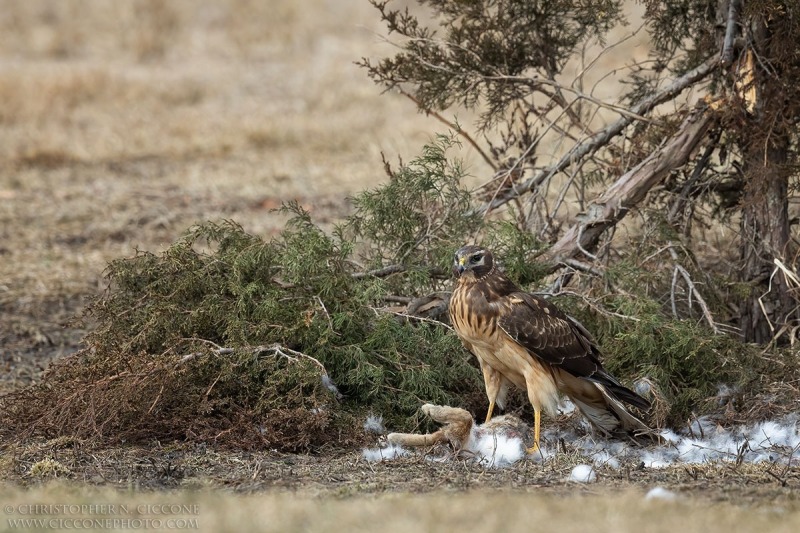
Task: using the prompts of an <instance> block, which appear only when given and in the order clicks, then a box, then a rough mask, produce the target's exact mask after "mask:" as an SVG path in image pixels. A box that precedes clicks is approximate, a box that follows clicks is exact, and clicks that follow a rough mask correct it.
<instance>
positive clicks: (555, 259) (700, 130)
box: [541, 105, 714, 270]
mask: <svg viewBox="0 0 800 533" xmlns="http://www.w3.org/2000/svg"><path fill="white" fill-rule="evenodd" d="M713 120H714V117H713V114H712V113H710V112H709V111H708V109H707V107H706V106H704V105H703V106H700V107H698V108H697V109H695V110H694V111H693V112H692V113H691V114H690V115H689V116H688V117H687V118H686V119H685V120H684V122H683V124H682V125H681V127H680V128H679V130H678V132H677V133H675V135H673V136H672V137H671V138H670V139H669V140H668V141H667V142H666V143H665V144H664V146H663V147H662V148H661V149H660V150H658V151H656V152H654V153H652V154H651V155H650V156H648V157H647V158H646V159H644V160H643V161H642V162H641V163H639V164H638V165H636V166H635V167H634V168H632V169H631V170H629V171H628V172H627V173H625V174H624V175H623V176H621V177H620V178H619V179H618V180H617V181H616V182H615V183H614V184H613V185H612V186H611V187H609V188H608V189H607V190H606V191H605V192H604V193H603V194H601V195H600V196H599V197H598V198H596V199H595V200H594V201H593V202H592V203H590V204H589V205H588V206H587V209H586V212H585V213H584V214H583V215H582V216H581V217H579V219H578V221H577V222H576V223H575V224H574V225H573V226H572V227H571V228H570V229H569V230H567V232H566V233H565V234H564V235H563V236H562V237H561V239H559V241H558V242H556V243H555V244H554V245H553V246H552V247H550V249H549V250H547V251H546V252H545V253H544V254H543V256H542V258H541V259H542V260H544V261H545V262H546V263H549V264H550V266H551V268H552V269H553V270H555V269H556V268H558V265H559V264H560V263H563V262H564V261H565V260H566V259H568V258H572V257H576V256H578V255H579V254H580V253H581V252H585V251H590V252H591V251H592V250H594V249H595V247H596V245H597V243H598V242H599V240H600V237H601V235H602V234H603V232H605V231H606V230H607V229H609V228H611V227H613V226H614V225H616V224H617V222H619V221H620V220H622V218H624V217H625V215H626V214H627V213H628V211H629V210H630V209H631V208H633V207H635V206H636V205H637V204H638V203H639V202H640V201H641V200H642V199H644V197H645V196H646V195H647V193H648V192H649V191H650V189H652V188H653V186H655V185H656V184H657V183H659V182H660V181H661V180H662V179H663V178H664V177H666V176H667V174H668V173H669V172H670V170H672V169H674V168H677V167H679V166H682V165H684V164H686V161H687V160H688V159H689V157H690V156H691V154H692V153H693V152H694V150H695V149H696V148H697V145H698V144H700V142H701V141H702V139H703V138H704V137H705V134H706V132H707V131H708V129H709V127H710V126H711V124H712V122H713Z"/></svg>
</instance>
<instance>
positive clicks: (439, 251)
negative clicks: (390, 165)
mask: <svg viewBox="0 0 800 533" xmlns="http://www.w3.org/2000/svg"><path fill="white" fill-rule="evenodd" d="M454 146H458V144H457V142H456V140H455V138H454V137H452V136H444V135H439V136H437V138H436V140H435V142H432V143H429V144H427V145H426V146H425V147H424V148H423V150H422V154H421V155H420V156H419V157H418V158H416V159H415V160H414V161H412V162H411V163H409V164H408V165H404V166H402V167H401V168H400V169H398V170H397V171H395V172H392V173H391V178H390V180H389V183H387V184H386V185H384V186H382V187H380V188H377V189H373V190H367V191H364V192H362V193H360V194H358V195H357V196H356V197H355V198H354V199H353V203H354V205H355V208H356V211H355V213H354V214H353V215H352V216H351V217H349V218H348V220H347V223H346V224H345V225H344V226H343V227H342V228H340V231H341V232H343V233H344V234H346V235H348V236H349V237H350V238H352V239H358V240H359V241H360V242H362V243H363V246H362V254H363V255H364V256H365V259H366V261H367V263H368V265H370V266H371V267H379V266H381V265H386V264H387V263H388V264H403V265H406V266H407V267H408V268H412V269H413V268H419V267H422V268H426V269H428V268H431V267H434V268H438V269H440V270H441V271H443V272H449V269H450V266H451V265H450V263H451V258H452V253H453V251H454V250H456V249H458V248H459V247H460V246H462V245H463V243H464V239H465V236H467V235H471V234H474V233H475V232H477V230H478V229H479V228H480V227H481V225H482V218H481V217H480V216H479V215H477V214H475V213H474V212H471V207H472V203H471V202H472V200H471V196H470V191H469V190H467V189H466V188H465V187H464V186H463V185H462V180H463V178H464V176H465V173H464V169H463V168H462V167H461V164H460V163H459V162H458V161H452V160H449V159H448V158H447V151H448V150H449V149H451V148H452V147H454Z"/></svg>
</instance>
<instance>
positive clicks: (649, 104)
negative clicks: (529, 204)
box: [478, 55, 719, 214]
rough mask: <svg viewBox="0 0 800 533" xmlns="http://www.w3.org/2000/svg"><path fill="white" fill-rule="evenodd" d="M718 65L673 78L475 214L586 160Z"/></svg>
mask: <svg viewBox="0 0 800 533" xmlns="http://www.w3.org/2000/svg"><path fill="white" fill-rule="evenodd" d="M718 65H719V56H718V55H714V56H713V57H711V58H709V59H708V60H706V61H705V62H704V63H703V64H701V65H699V66H698V67H697V68H695V69H693V70H690V71H689V72H687V73H686V74H684V75H683V76H681V77H680V78H677V79H675V80H674V81H673V82H672V83H670V84H669V85H667V86H666V87H664V88H663V89H661V90H660V91H658V92H657V93H655V94H653V95H651V96H648V97H647V98H644V99H643V100H642V101H641V102H639V103H638V104H636V105H634V106H633V107H631V108H630V113H631V115H625V116H622V117H620V118H619V119H617V120H616V121H615V122H613V123H612V124H610V125H609V126H608V127H606V128H605V129H603V130H601V131H599V132H597V133H596V134H594V135H592V136H591V137H589V138H588V139H586V140H585V141H584V142H583V143H580V144H577V145H575V147H574V148H573V149H572V150H570V151H569V152H568V153H566V154H565V155H564V156H563V157H562V158H561V159H559V160H558V161H557V162H556V163H555V164H553V165H551V166H549V167H547V168H544V169H542V170H540V171H539V172H538V173H537V174H536V175H535V176H532V177H531V178H529V179H527V180H526V181H525V182H523V183H522V184H520V185H519V186H518V187H514V188H513V189H509V190H507V191H503V192H502V193H501V194H498V195H497V196H496V197H495V198H493V199H492V200H491V201H489V202H487V203H485V204H484V205H483V206H481V207H480V208H478V213H480V214H486V213H487V212H489V211H491V210H492V209H496V208H498V207H500V206H502V205H505V204H506V203H508V202H510V201H511V200H512V199H514V198H516V197H519V196H522V195H523V194H525V193H528V192H530V191H532V190H534V189H535V188H536V187H538V186H539V185H541V184H542V183H543V182H544V181H545V180H547V179H548V178H550V177H551V176H553V175H555V174H557V173H559V172H562V171H563V170H564V169H566V168H567V167H569V166H571V165H573V164H576V163H580V162H581V161H583V160H584V159H585V158H586V157H588V156H590V155H592V154H594V153H595V152H596V151H597V150H599V149H600V148H602V147H603V146H605V145H606V144H608V143H609V142H610V141H611V139H613V138H614V137H616V136H617V135H619V134H620V133H621V132H622V130H624V129H625V128H626V127H627V126H629V125H630V124H631V123H633V122H634V121H635V120H637V119H636V118H635V117H638V116H644V115H646V114H647V113H649V112H650V111H651V110H652V109H653V108H655V107H656V106H658V105H660V104H663V103H664V102H667V101H669V100H671V99H673V98H675V97H676V96H677V95H678V94H679V93H680V92H682V91H683V90H684V89H686V88H687V87H689V86H691V85H694V84H695V83H697V82H699V81H700V80H702V79H704V78H705V77H706V76H708V75H709V74H711V72H713V71H714V69H716V68H717V66H718Z"/></svg>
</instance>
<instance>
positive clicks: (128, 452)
mask: <svg viewBox="0 0 800 533" xmlns="http://www.w3.org/2000/svg"><path fill="white" fill-rule="evenodd" d="M381 31H382V29H381V28H380V25H379V23H378V18H377V16H376V14H375V13H374V10H373V9H372V8H371V7H370V6H369V5H368V4H367V3H366V2H365V1H364V2H361V1H359V2H326V1H323V0H314V1H313V2H293V1H292V0H280V1H277V2H257V1H250V0H227V1H221V2H195V1H194V0H171V1H169V2H160V1H157V0H126V1H116V0H88V2H87V1H84V2H79V1H77V0H64V1H62V2H50V1H48V0H28V1H26V2H11V3H6V4H5V5H4V6H3V9H2V10H0V392H3V391H8V390H12V389H14V388H16V387H20V386H23V385H25V384H28V383H30V382H31V381H32V380H35V379H36V378H37V376H39V375H40V374H41V372H42V371H43V370H44V369H45V368H46V366H47V364H48V362H49V361H51V360H53V359H54V358H57V357H62V356H65V355H67V354H70V353H72V352H74V351H77V350H78V349H80V347H81V339H82V336H83V335H84V334H85V332H86V330H87V328H91V324H81V323H80V321H77V320H75V317H76V316H79V315H80V312H81V309H82V307H83V306H84V304H85V302H86V301H87V299H89V298H92V297H93V296H95V295H97V294H99V293H100V292H101V291H102V290H103V288H104V283H105V282H104V278H103V270H104V268H105V265H106V263H107V262H108V261H109V260H111V259H114V258H118V257H121V256H129V255H132V254H133V252H134V250H135V249H137V248H139V249H146V250H151V251H158V250H161V249H163V248H164V247H165V246H166V245H168V244H169V243H170V242H172V241H173V240H174V239H176V238H177V237H178V236H179V235H180V234H181V233H182V232H183V231H184V230H185V229H186V228H187V227H188V226H190V225H191V224H192V223H195V222H197V221H202V220H207V219H212V220H215V219H222V218H226V219H233V220H236V221H237V222H239V223H240V224H242V225H243V226H244V227H245V229H246V230H248V231H251V232H255V233H259V234H262V235H267V236H269V235H272V234H274V233H276V232H278V231H280V229H281V228H282V226H283V223H284V220H283V219H282V218H281V217H280V216H278V215H276V214H275V213H274V212H272V211H271V210H272V209H274V208H276V207H279V206H280V204H281V202H282V201H285V200H289V199H297V200H299V201H300V202H301V203H302V204H304V205H305V206H306V207H307V208H308V209H309V210H310V211H311V212H312V215H313V216H314V217H315V219H316V220H318V221H320V222H322V223H327V222H331V221H333V220H335V219H336V218H338V217H340V216H341V215H342V214H344V213H346V212H347V210H348V201H347V196H348V195H350V194H352V193H354V192H356V191H358V190H361V189H363V188H364V187H369V186H374V185H375V184H377V183H378V182H380V181H381V180H383V179H384V177H385V176H384V173H383V169H382V164H381V158H380V154H381V152H384V153H386V155H387V157H388V158H389V159H394V158H396V157H397V156H398V155H400V156H402V157H403V158H404V159H409V158H410V157H413V155H414V154H416V153H417V151H418V148H419V147H420V146H421V145H422V144H423V143H424V142H426V141H427V140H428V139H429V138H430V136H431V135H432V134H433V133H434V132H437V131H442V130H443V127H442V126H441V125H440V124H438V123H436V122H435V121H434V120H433V119H431V118H428V117H424V116H421V115H419V114H417V113H416V112H415V110H414V107H413V105H412V104H411V103H410V102H408V101H407V100H405V99H403V98H402V97H399V96H397V95H391V94H389V95H381V94H380V90H379V89H378V88H377V87H375V86H374V85H373V84H372V83H371V82H370V81H369V80H368V79H367V78H366V76H365V74H364V72H362V71H361V70H359V69H358V68H357V67H356V66H354V65H353V61H355V60H357V59H359V58H360V57H362V56H378V55H380V54H386V53H389V50H391V48H390V46H389V45H387V44H385V43H384V42H383V39H382V38H381V37H380V34H381V33H380V32H381ZM463 157H464V158H465V160H466V162H467V164H468V165H469V166H470V168H471V171H472V173H473V174H475V175H476V176H480V175H481V174H482V173H485V171H486V169H485V168H483V167H482V166H481V163H480V161H479V159H478V158H477V157H476V156H475V154H474V153H472V152H471V151H470V150H469V149H465V150H464V152H463ZM476 179H478V180H479V181H480V178H479V177H478V178H476ZM48 459H49V460H52V461H50V462H47V460H48ZM53 461H54V462H55V463H53ZM576 461H577V458H576V457H574V456H571V455H569V454H564V457H562V458H561V459H559V460H556V461H554V462H551V463H547V464H545V465H540V464H536V463H533V462H524V463H523V464H521V465H519V466H516V467H514V468H510V469H506V470H497V471H495V470H484V469H482V468H478V467H475V466H470V465H468V464H465V463H463V462H451V463H432V462H429V461H426V460H424V459H420V458H419V457H412V458H403V459H399V460H397V461H393V462H387V463H377V464H375V463H367V462H365V461H364V460H362V459H361V458H360V450H354V451H352V452H349V453H345V454H342V452H341V451H332V450H331V451H329V452H325V451H322V452H320V453H318V454H315V455H283V454H279V453H276V452H273V451H269V450H264V451H263V452H260V453H238V452H231V451H222V450H215V449H214V448H213V447H212V446H209V447H200V448H198V447H188V446H184V445H180V444H177V445H176V444H166V443H164V444H162V443H152V444H151V445H150V446H145V447H121V448H118V449H110V450H109V449H92V448H91V447H89V446H87V445H85V444H82V443H79V442H71V441H69V440H66V441H65V440H63V439H62V440H58V441H50V442H39V443H31V444H29V445H28V446H25V447H15V448H10V447H5V448H3V447H0V483H6V484H8V486H7V487H6V488H3V486H2V485H0V494H1V495H2V497H3V498H2V499H3V500H5V501H23V500H25V498H26V496H25V494H28V493H26V492H19V489H18V488H13V487H24V486H29V487H34V488H33V489H32V490H33V492H31V493H30V494H35V495H36V497H37V498H50V499H53V498H58V497H60V496H59V495H64V494H72V496H71V497H72V498H78V499H81V498H97V497H99V496H96V494H102V497H103V498H110V499H115V498H117V499H118V498H120V496H119V495H118V494H117V493H113V494H112V495H109V493H106V492H103V493H93V492H91V491H90V489H89V488H88V487H92V486H103V487H112V488H115V489H117V488H122V489H125V490H128V489H131V488H133V489H154V490H159V491H161V490H165V489H191V490H190V491H189V493H188V494H192V493H193V492H192V491H194V490H198V489H226V490H229V491H233V492H236V493H264V492H267V493H269V494H271V495H272V496H270V498H271V499H268V500H267V503H264V501H261V503H258V502H257V501H256V500H252V499H250V500H248V499H246V498H244V499H242V500H239V501H240V502H241V506H242V507H241V509H242V510H243V512H245V513H247V512H249V511H248V510H252V509H253V508H255V507H258V506H259V505H261V506H262V507H260V509H261V510H260V511H257V512H256V511H254V512H255V515H254V516H262V515H263V513H265V512H268V511H265V510H264V509H273V508H275V507H280V508H284V507H285V508H287V509H289V511H286V512H287V513H288V514H280V513H279V514H278V515H273V516H272V518H273V519H275V520H277V521H276V522H274V523H275V524H284V525H286V527H285V528H284V529H282V530H284V531H285V530H291V529H297V528H302V527H303V526H302V524H304V523H305V522H303V521H302V519H301V518H298V517H301V515H302V510H298V509H302V508H303V502H311V504H310V505H311V507H313V508H319V509H323V510H325V512H329V513H330V512H337V509H338V510H342V508H340V507H337V506H338V505H343V506H347V505H349V504H347V503H343V504H340V503H337V502H338V501H339V500H341V499H345V500H347V499H352V498H351V497H354V498H355V500H354V501H356V504H355V505H356V506H359V505H361V504H360V503H358V502H367V503H364V508H365V509H367V510H366V511H365V512H366V513H367V514H368V515H369V516H372V515H371V514H369V513H377V512H379V511H378V510H381V511H380V512H390V511H391V510H392V509H393V510H394V512H395V513H396V512H397V508H398V506H397V505H395V504H394V503H393V502H395V501H396V500H394V499H391V498H389V499H386V498H383V499H381V498H377V496H391V497H392V498H394V497H396V498H397V501H402V502H406V503H407V504H408V505H410V506H411V507H409V508H416V507H414V506H419V509H426V511H425V512H427V513H442V516H447V513H448V512H452V509H451V510H450V511H447V510H443V507H446V505H445V504H444V503H443V502H444V501H446V500H447V499H448V498H449V496H448V495H452V494H455V493H458V494H461V495H462V497H460V498H461V499H460V500H459V501H460V502H461V504H460V505H461V506H462V507H461V508H462V509H464V510H465V511H464V514H462V516H469V513H470V512H471V511H472V510H474V509H485V510H486V512H485V513H484V515H483V516H484V517H487V516H495V514H496V512H495V511H496V510H497V509H505V507H504V506H503V505H501V504H500V503H499V502H497V501H496V498H497V495H498V494H499V495H502V496H503V497H505V496H507V495H510V494H513V495H517V496H515V497H520V495H521V497H522V498H523V500H515V499H514V498H512V497H509V498H507V501H510V502H511V501H513V502H517V503H516V504H515V505H516V507H513V510H507V511H505V512H504V514H505V515H506V517H508V516H517V515H518V516H520V517H524V516H527V515H525V513H523V512H521V511H520V510H521V509H524V508H525V506H526V505H527V504H526V503H525V501H524V497H525V495H530V494H532V493H536V494H539V493H543V494H545V498H546V497H547V495H553V496H565V497H566V496H567V495H570V497H569V498H565V499H564V501H565V502H570V501H573V498H574V497H575V495H576V494H577V495H578V496H582V495H587V496H588V495H594V496H597V498H598V499H596V500H594V502H595V503H592V504H590V505H589V507H590V508H595V506H597V507H598V508H599V509H601V510H600V511H598V512H603V513H606V514H607V515H608V514H609V513H610V514H613V513H624V512H625V510H626V506H625V505H626V504H625V502H626V501H628V500H626V498H629V497H630V496H628V495H629V494H634V495H636V496H635V498H638V499H637V500H636V501H640V500H641V493H642V492H643V491H644V490H646V489H647V488H649V487H651V486H656V485H660V486H666V487H669V488H671V489H673V490H675V491H677V492H679V493H680V494H683V495H684V496H685V499H684V501H685V502H691V501H692V500H698V501H700V502H705V503H707V504H714V505H718V504H717V503H716V502H728V503H731V504H734V505H736V506H738V507H742V508H751V507H758V508H769V509H783V510H784V511H786V512H789V511H791V512H792V513H794V514H793V515H792V517H793V518H792V519H793V520H794V522H791V521H790V522H786V523H787V524H789V523H797V519H798V514H797V513H798V507H797V504H796V501H795V499H796V489H797V487H798V486H800V479H799V478H800V473H799V472H798V470H797V469H796V467H791V468H789V469H786V470H785V471H784V470H782V469H778V468H776V467H770V466H764V465H762V466H747V465H742V466H739V467H734V466H731V465H722V466H710V465H709V466H702V467H687V468H670V469H663V470H647V469H640V468H638V467H637V466H636V465H631V466H630V467H629V468H627V469H625V468H623V469H622V470H620V471H611V470H609V471H602V470H601V471H600V475H599V481H598V482H597V483H595V484H593V485H580V486H576V485H575V484H572V483H569V482H567V481H565V479H566V477H567V475H568V473H569V471H570V468H571V467H572V466H573V465H574V464H575V462H576ZM37 464H38V465H39V466H38V468H36V469H34V466H35V465H37ZM53 478H58V479H59V480H67V483H68V485H65V486H61V485H57V486H55V488H51V487H50V485H47V484H46V482H47V481H49V480H52V479H53ZM3 480H4V481H3ZM75 484H78V485H80V486H81V487H83V488H84V489H82V490H89V491H90V492H85V493H81V494H84V496H75V494H77V493H75V490H76V489H75V486H76V485H75ZM64 487H67V488H66V489H64ZM417 493H425V494H430V495H431V496H430V498H428V497H426V498H422V499H415V497H414V496H413V495H414V494H417ZM85 494H90V495H94V496H85ZM170 494H173V493H170ZM182 494H183V496H180V497H181V498H189V499H191V498H193V496H189V495H187V493H182ZM286 494H290V495H299V496H300V498H299V499H294V498H289V499H288V500H287V499H286V497H285V495H286ZM474 494H479V495H482V496H481V497H480V498H481V500H486V501H488V502H489V504H485V503H484V504H482V505H476V504H475V502H474V501H473V500H470V497H471V496H470V495H474ZM609 495H611V496H613V497H616V496H617V495H619V496H620V498H619V499H618V500H614V501H616V502H617V503H607V502H610V501H611V500H608V499H607V498H606V497H607V496H609ZM144 497H145V498H147V496H144ZM156 497H157V496H156ZM176 497H177V496H176ZM372 497H375V498H377V499H375V498H372ZM537 497H538V496H537ZM202 498H205V500H204V501H206V502H208V501H209V500H208V498H209V496H207V495H206V496H202ZM364 498H366V499H364ZM612 499H613V498H612ZM70 501H73V500H70ZM536 501H539V502H543V503H542V505H545V504H547V505H553V506H554V508H558V506H559V505H560V504H558V503H553V502H554V501H555V500H552V499H550V500H547V499H544V500H542V499H540V500H536ZM220 502H223V503H219V502H218V503H214V504H212V503H208V507H209V508H213V509H215V511H214V512H215V513H216V514H214V515H213V517H211V518H208V517H207V520H208V521H209V522H208V523H212V524H217V525H219V526H220V528H218V529H217V530H223V529H225V528H226V527H227V528H231V529H236V528H235V527H233V526H230V525H229V524H228V522H226V521H225V515H226V512H227V511H226V509H228V506H230V505H233V504H232V503H231V502H230V501H229V500H224V499H223V500H220ZM320 502H324V503H322V504H321V503H320ZM548 502H549V503H548ZM620 502H622V503H620ZM237 505H238V504H237ZM485 505H490V506H491V507H486V506H485ZM509 505H510V504H509ZM578 505H584V504H580V503H579V504H578ZM687 505H688V504H687ZM719 505H722V504H719ZM326 506H327V507H326ZM426 506H429V507H426ZM604 506H606V507H604ZM306 507H308V505H306ZM351 507H352V506H351ZM490 508H491V509H494V511H489V510H487V509H490ZM603 509H605V510H603ZM719 509H727V508H722V507H719ZM787 510H788V511H787ZM351 511H352V509H351ZM784 511H781V512H784ZM401 512H402V509H401ZM695 512H696V513H698V516H701V515H702V513H703V509H700V508H698V507H696V506H695V507H692V510H691V513H695ZM775 512H776V513H777V512H778V511H775ZM259 513H261V514H259ZM687 513H689V514H691V513H690V512H689V511H687ZM423 514H424V513H423ZM633 514H635V513H633ZM678 514H680V513H678ZM718 515H719V516H722V517H732V516H739V515H737V514H736V512H735V511H725V512H722V513H718ZM276 516H278V518H276ZM320 516H324V513H323V514H322V515H320ZM420 516H421V515H415V513H414V512H413V511H412V512H406V513H405V514H403V515H402V519H400V518H398V522H396V524H407V525H408V526H409V527H411V526H414V527H418V526H421V527H425V528H427V529H431V530H435V529H442V527H441V526H439V527H433V526H431V523H430V522H425V521H424V520H423V521H419V520H421V519H420ZM425 516H428V515H425ZM665 516H666V515H665ZM669 516H672V513H671V512H670V513H669ZM687 516H688V515H687ZM702 516H706V515H702ZM710 516H711V515H708V516H706V518H705V519H708V520H711V518H709V517H710ZM714 516H717V515H714ZM759 516H760V515H759ZM787 516H788V515H787ZM498 519H499V518H498ZM531 519H535V517H532V518H531ZM551 519H552V517H551ZM632 519H633V520H634V522H631V523H628V527H629V528H631V527H632V525H633V524H635V520H636V518H635V517H633V518H632ZM756 519H760V518H758V517H756ZM215 520H216V522H215ZM248 520H249V518H248ZM253 520H254V519H253ZM281 520H283V522H281ZM354 520H355V519H354ZM414 520H417V522H415V521H414ZM425 520H429V519H428V518H426V519H425ZM719 520H720V522H719V523H720V524H723V523H729V522H726V520H728V519H727V518H719ZM769 520H771V518H770V519H769ZM769 520H768V521H767V522H766V523H770V524H772V523H773V522H769ZM253 523H255V522H253ZM478 523H480V524H483V525H485V526H486V527H487V528H488V527H490V525H491V524H487V523H486V522H485V521H484V522H478ZM664 523H665V524H666V523H668V522H664ZM669 523H672V522H669ZM756 523H757V522H753V524H756ZM247 524H250V522H246V523H245V524H244V526H243V527H248V526H247ZM515 524H517V526H515V527H514V528H512V529H521V528H522V527H525V526H526V525H530V522H526V521H525V520H522V519H520V520H519V521H518V522H515ZM675 524H679V522H675ZM758 524H761V523H760V522H758ZM306 525H308V529H310V530H319V529H325V527H324V523H322V522H319V521H317V522H313V523H311V524H310V525H309V524H306ZM351 525H353V526H354V528H355V529H358V527H356V526H358V524H357V520H356V521H354V522H353V524H351ZM373 525H374V524H373ZM222 526H224V527H222ZM368 526H369V524H368V523H367V524H366V526H365V525H364V524H361V529H365V528H366V529H370V528H369V527H368ZM276 527H277V526H276ZM392 527H393V528H394V529H397V527H395V526H392ZM676 527H678V526H677V525H676ZM400 529H403V528H400ZM622 529H625V527H622ZM564 530H572V529H570V528H565V529H564Z"/></svg>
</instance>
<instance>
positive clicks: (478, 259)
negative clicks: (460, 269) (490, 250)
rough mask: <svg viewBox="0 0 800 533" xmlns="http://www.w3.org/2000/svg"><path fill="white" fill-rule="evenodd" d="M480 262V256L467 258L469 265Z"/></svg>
mask: <svg viewBox="0 0 800 533" xmlns="http://www.w3.org/2000/svg"><path fill="white" fill-rule="evenodd" d="M480 260H481V254H475V255H473V256H472V257H470V258H469V262H470V263H477V262H478V261H480Z"/></svg>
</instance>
